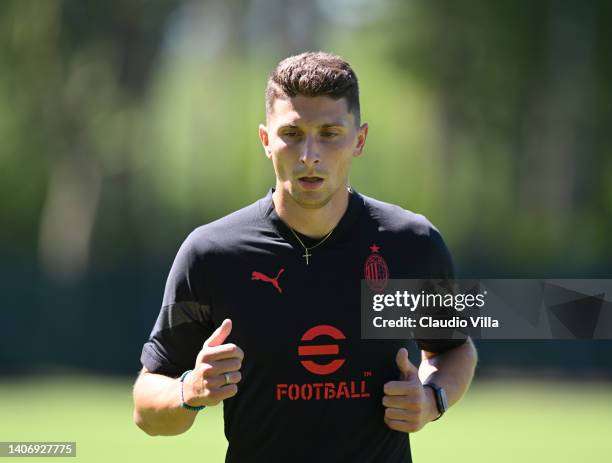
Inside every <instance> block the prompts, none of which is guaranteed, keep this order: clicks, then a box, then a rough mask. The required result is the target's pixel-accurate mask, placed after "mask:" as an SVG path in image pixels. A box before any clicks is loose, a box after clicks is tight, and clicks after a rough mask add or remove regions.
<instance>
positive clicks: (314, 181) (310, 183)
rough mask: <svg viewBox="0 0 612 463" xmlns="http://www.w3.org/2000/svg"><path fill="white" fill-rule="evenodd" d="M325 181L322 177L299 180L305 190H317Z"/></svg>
mask: <svg viewBox="0 0 612 463" xmlns="http://www.w3.org/2000/svg"><path fill="white" fill-rule="evenodd" d="M323 181H324V179H323V178H322V177H315V176H312V177H308V176H304V177H300V178H298V182H299V184H300V186H301V187H302V188H304V189H305V190H316V189H317V188H319V187H320V186H321V185H322V184H323Z"/></svg>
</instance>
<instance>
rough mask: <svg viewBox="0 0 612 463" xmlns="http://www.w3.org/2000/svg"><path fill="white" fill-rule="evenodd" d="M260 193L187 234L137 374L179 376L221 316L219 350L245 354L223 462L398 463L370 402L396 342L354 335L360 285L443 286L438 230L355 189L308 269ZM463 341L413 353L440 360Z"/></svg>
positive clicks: (399, 455) (228, 406) (387, 373)
mask: <svg viewBox="0 0 612 463" xmlns="http://www.w3.org/2000/svg"><path fill="white" fill-rule="evenodd" d="M272 193H273V191H272V190H271V191H270V192H269V193H268V194H267V195H266V196H265V197H264V198H262V199H260V200H259V201H257V202H255V203H253V204H251V205H250V206H247V207H245V208H243V209H241V210H239V211H237V212H234V213H232V214H230V215H228V216H226V217H223V218H222V219H219V220H217V221H215V222H212V223H209V224H207V225H204V226H202V227H199V228H197V229H196V230H195V231H193V232H192V233H191V234H190V235H189V236H188V237H187V239H186V240H185V242H184V243H183V245H182V246H181V248H180V249H179V251H178V255H177V256H176V259H175V261H174V264H173V266H172V269H171V271H170V275H169V277H168V281H167V284H166V290H165V294H164V300H163V304H162V309H161V312H160V314H159V317H158V319H157V322H156V324H155V327H154V328H153V331H152V333H151V335H150V338H149V340H148V342H147V343H146V344H145V345H144V348H143V351H142V356H141V361H142V364H143V365H144V366H145V367H146V368H147V369H148V370H150V371H151V372H153V373H160V374H163V375H167V376H171V377H177V376H179V375H180V374H181V373H183V372H184V371H185V370H188V369H191V368H193V367H194V362H195V359H196V356H197V354H198V352H199V351H200V349H201V348H202V344H203V342H204V341H205V340H206V339H207V338H208V337H209V336H210V335H211V334H212V332H213V331H214V329H215V328H216V327H217V326H219V325H220V324H221V322H222V321H223V320H224V319H225V318H231V319H232V322H233V327H232V332H231V334H230V336H229V337H228V339H227V341H226V342H228V343H229V342H232V343H234V344H236V345H238V346H239V347H241V348H242V349H243V351H244V353H245V356H244V361H243V364H242V369H241V373H242V380H241V381H240V383H239V384H238V393H237V395H236V396H235V397H232V398H230V399H227V400H225V401H224V403H223V406H224V417H225V435H226V437H227V439H228V441H229V448H228V452H227V456H226V462H236V463H249V462H258V463H261V462H277V461H278V462H280V461H283V462H292V463H298V462H309V463H310V462H319V463H324V462H333V463H338V462H387V463H395V462H398V463H399V462H402V463H406V462H410V461H411V456H410V444H409V440H408V437H407V435H406V434H404V433H401V432H398V431H393V430H391V429H389V428H388V427H387V425H386V424H385V423H384V421H383V418H384V407H383V405H382V397H383V395H384V394H383V384H384V383H386V382H387V381H391V380H396V379H398V378H399V372H398V368H397V366H396V363H395V357H396V353H397V351H398V349H399V348H400V347H407V346H408V342H407V341H406V340H362V339H361V338H360V334H361V328H360V322H361V318H360V294H361V293H360V285H361V280H362V279H367V280H369V281H371V283H372V284H373V285H374V286H376V285H377V284H380V283H381V282H383V283H384V281H383V280H385V279H387V278H397V279H399V278H452V277H453V267H452V261H451V257H450V254H449V252H448V250H447V248H446V246H445V244H444V242H443V240H442V238H441V236H440V234H439V233H438V231H437V230H436V229H435V228H434V227H433V226H432V224H431V223H430V222H429V221H428V220H427V219H426V218H425V217H423V216H422V215H419V214H415V213H412V212H409V211H406V210H404V209H402V208H400V207H398V206H394V205H391V204H387V203H383V202H380V201H377V200H375V199H372V198H368V197H366V196H364V195H361V194H359V193H357V192H355V191H354V190H353V191H351V193H350V195H349V197H350V199H349V204H348V208H347V211H346V212H345V214H344V215H343V217H342V219H341V220H340V222H339V223H338V226H337V227H336V229H335V230H334V232H333V233H332V235H331V236H330V237H329V238H328V239H327V240H326V241H325V242H324V243H323V244H322V245H321V246H318V247H316V248H314V249H313V250H312V251H311V252H310V254H311V256H309V264H308V265H306V261H305V258H304V257H302V256H303V254H304V249H303V248H302V246H301V245H300V243H299V242H298V241H297V240H296V238H295V236H294V235H293V234H292V233H291V230H290V229H289V228H288V227H287V226H286V225H285V223H284V222H283V221H282V220H281V219H280V218H279V216H278V215H277V214H276V212H275V210H274V206H273V203H272ZM300 238H301V239H302V240H303V241H304V240H305V239H306V237H304V236H301V237H300ZM311 243H312V241H310V242H306V241H305V244H306V245H307V246H309V245H311ZM461 342H462V341H444V340H435V341H422V340H419V341H418V344H419V347H420V348H421V349H424V350H428V351H433V352H442V351H444V350H447V349H449V348H451V347H454V346H456V345H458V344H460V343H461ZM201 413H206V411H205V410H204V411H203V412H201Z"/></svg>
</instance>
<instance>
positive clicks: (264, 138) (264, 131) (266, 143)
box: [259, 124, 272, 159]
mask: <svg viewBox="0 0 612 463" xmlns="http://www.w3.org/2000/svg"><path fill="white" fill-rule="evenodd" d="M259 139H260V140H261V145H262V146H263V148H264V150H265V152H266V157H267V158H268V159H270V158H271V157H272V153H271V152H270V139H269V138H268V128H267V127H266V126H265V125H263V124H259Z"/></svg>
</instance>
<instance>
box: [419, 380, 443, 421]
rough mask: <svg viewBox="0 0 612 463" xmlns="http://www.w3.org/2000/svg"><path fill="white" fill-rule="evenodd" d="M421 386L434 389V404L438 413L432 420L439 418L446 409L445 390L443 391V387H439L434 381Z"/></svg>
mask: <svg viewBox="0 0 612 463" xmlns="http://www.w3.org/2000/svg"><path fill="white" fill-rule="evenodd" d="M423 386H429V387H430V388H432V389H433V391H434V395H435V396H436V405H437V407H438V412H439V413H440V414H439V415H438V417H437V418H436V419H435V420H434V421H436V420H439V419H440V417H441V416H442V415H444V412H445V411H446V410H448V400H447V399H446V392H445V391H444V388H441V387H440V386H438V385H437V384H436V383H427V384H423Z"/></svg>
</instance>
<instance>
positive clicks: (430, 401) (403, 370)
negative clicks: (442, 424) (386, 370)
mask: <svg viewBox="0 0 612 463" xmlns="http://www.w3.org/2000/svg"><path fill="white" fill-rule="evenodd" d="M395 362H396V363H397V367H398V369H399V371H400V380H399V381H389V382H388V383H386V384H385V386H384V388H385V389H384V391H385V395H384V396H383V405H384V407H385V423H386V424H387V426H389V427H390V428H391V429H394V430H395V431H401V432H417V431H419V430H420V429H422V428H423V426H425V425H426V424H427V423H429V422H430V421H433V420H435V419H436V418H437V416H438V414H439V413H438V408H437V406H436V400H435V396H434V392H433V391H432V390H431V388H429V387H423V384H422V383H421V380H420V379H419V375H418V372H419V370H418V368H417V367H415V366H414V365H413V364H412V363H411V362H410V359H409V358H408V350H407V349H406V348H404V347H402V348H401V349H400V350H399V351H398V352H397V355H396V356H395Z"/></svg>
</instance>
